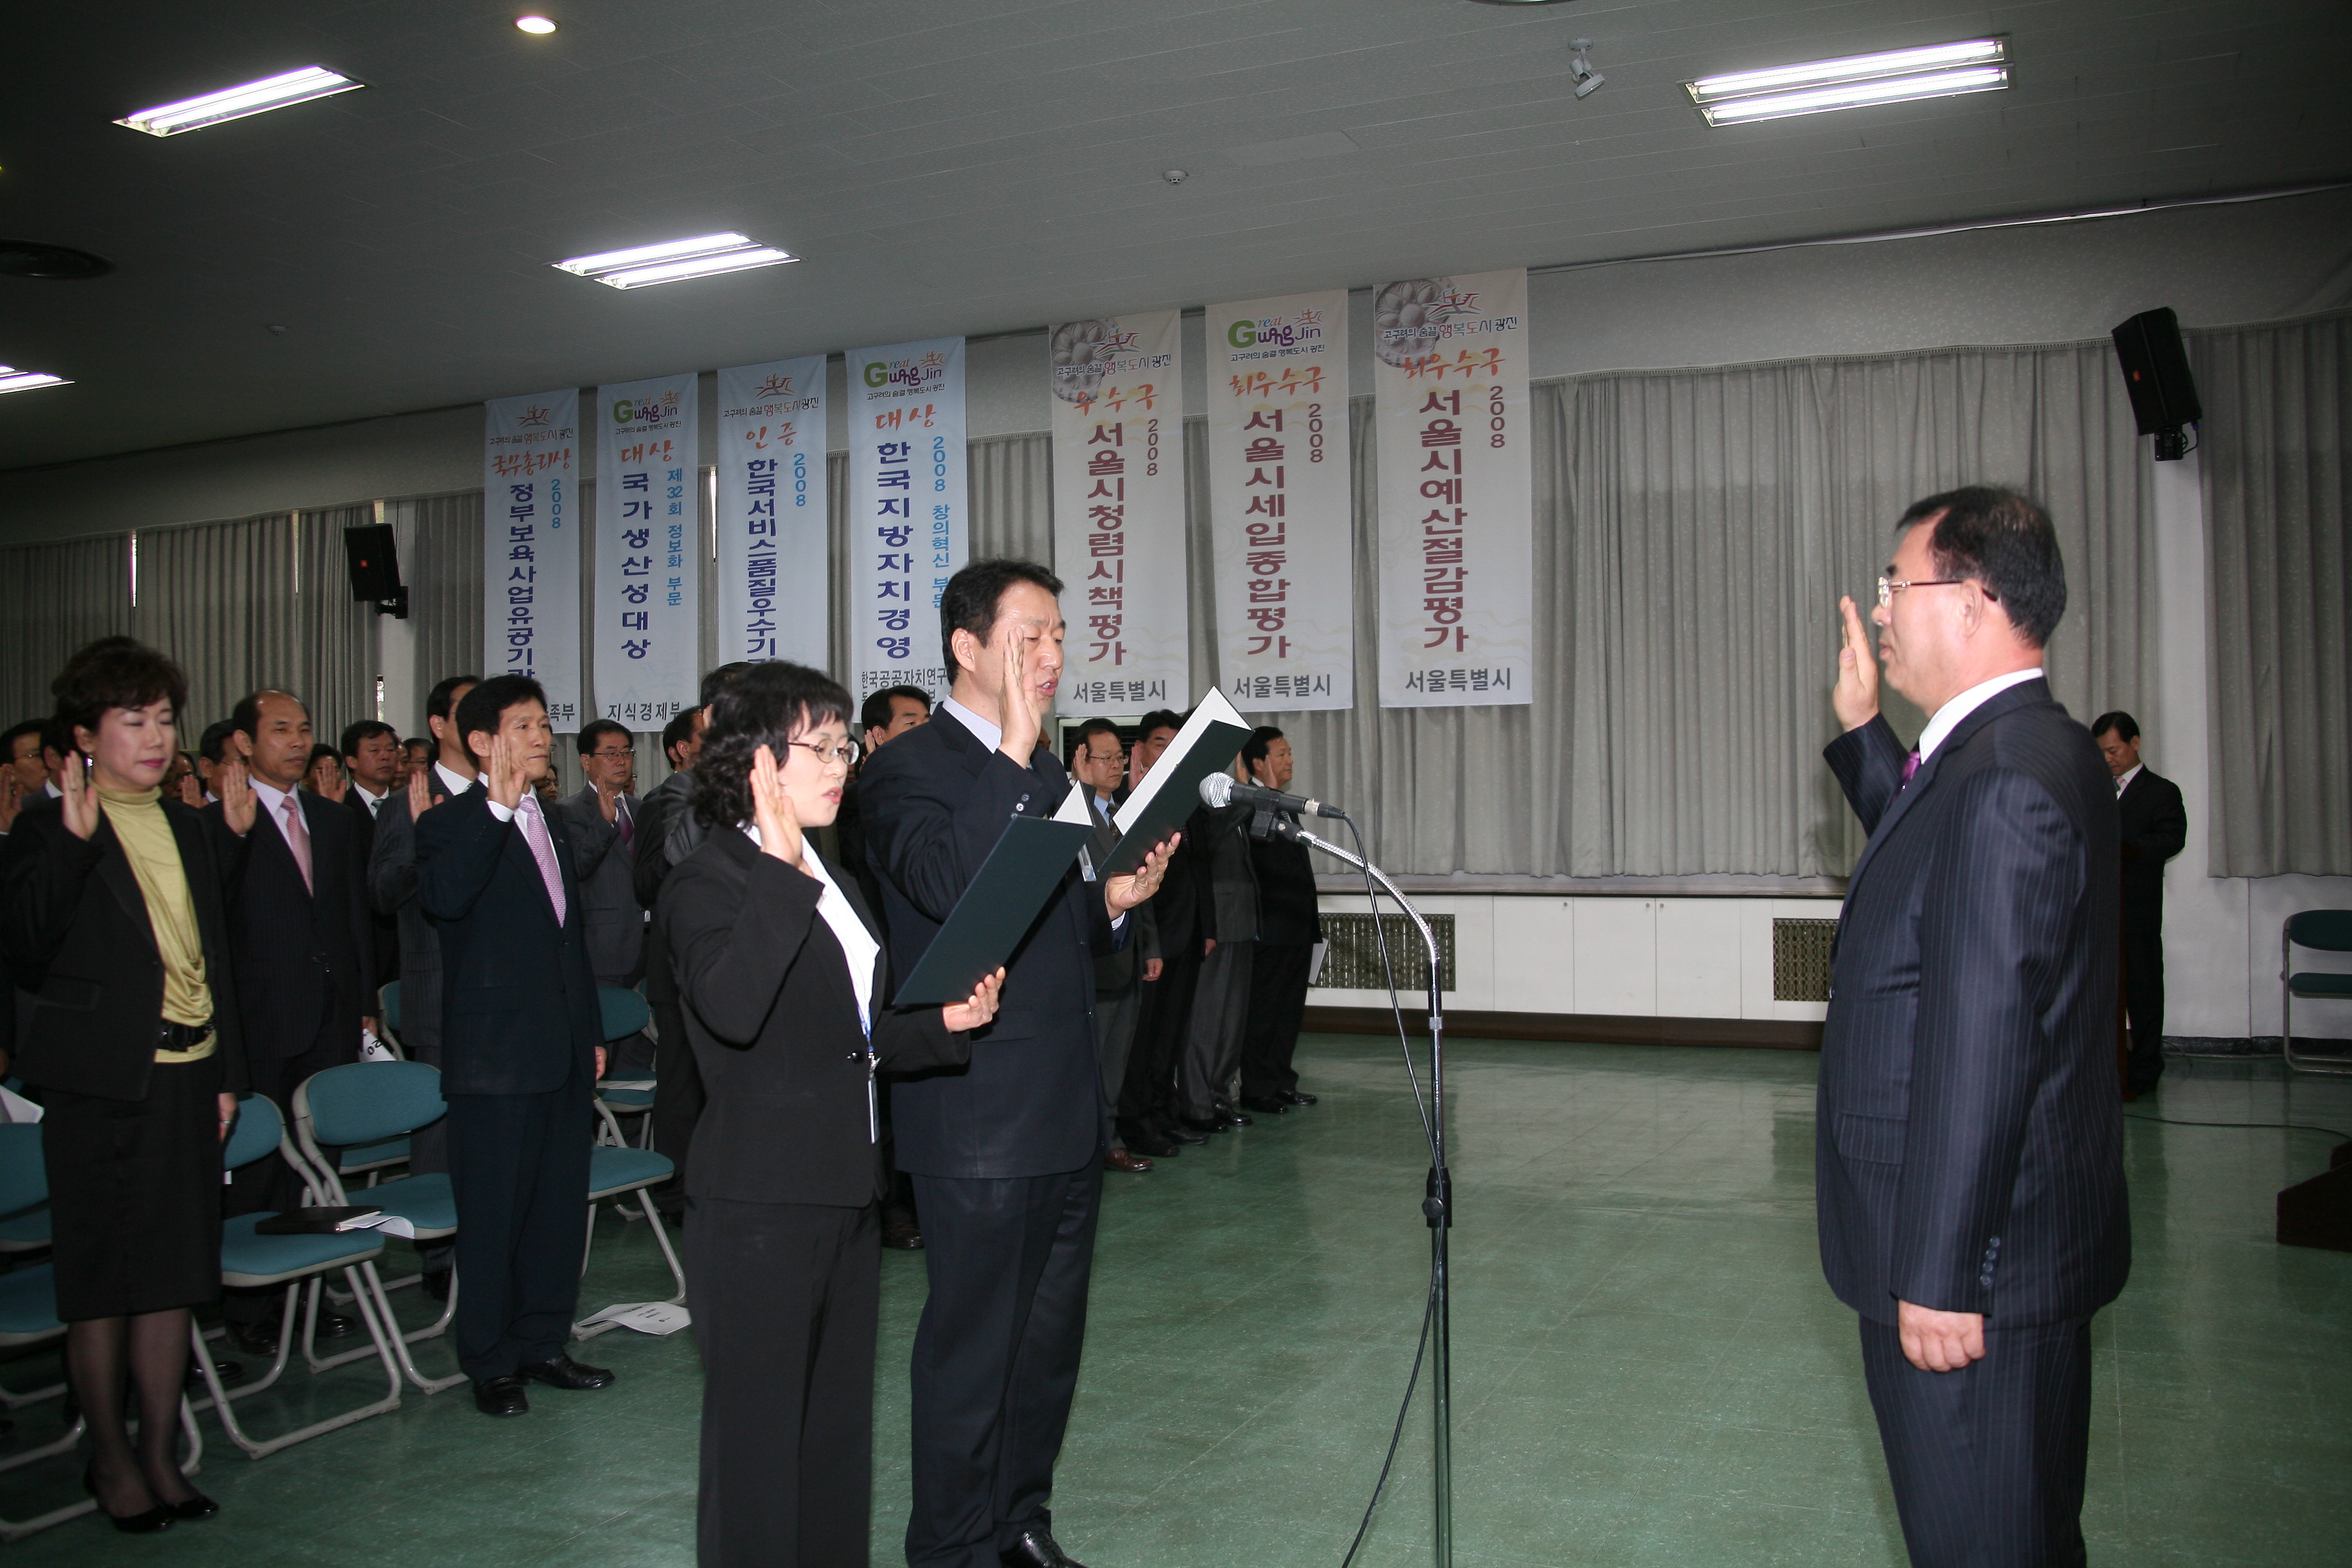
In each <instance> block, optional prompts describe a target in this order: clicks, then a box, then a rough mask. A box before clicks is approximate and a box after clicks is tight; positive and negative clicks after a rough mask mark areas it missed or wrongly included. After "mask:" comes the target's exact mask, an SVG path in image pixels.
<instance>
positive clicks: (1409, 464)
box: [1372, 268, 1535, 708]
mask: <svg viewBox="0 0 2352 1568" xmlns="http://www.w3.org/2000/svg"><path fill="white" fill-rule="evenodd" d="M1372 353H1373V364H1372V386H1373V391H1374V393H1375V395H1376V397H1377V409H1378V416H1377V418H1376V419H1375V421H1374V428H1375V429H1377V430H1378V431H1379V433H1380V434H1379V436H1378V437H1377V443H1378V447H1379V450H1380V477H1381V486H1380V489H1381V560H1380V572H1381V600H1380V602H1381V642H1380V647H1381V707H1383V708H1483V707H1496V706H1501V705H1505V704H1509V703H1518V702H1532V701H1533V700H1535V693H1534V689H1533V688H1532V685H1531V683H1530V677H1531V676H1532V674H1533V671H1534V668H1535V520H1534V504H1535V498H1534V467H1533V463H1532V460H1531V455H1530V450H1529V447H1530V432H1529V429H1528V275H1527V272H1526V270H1525V269H1524V268H1513V269H1512V270H1510V271H1507V272H1470V273H1457V274H1455V275H1454V276H1453V277H1451V278H1415V279H1408V280H1406V281H1403V282H1399V283H1391V284H1389V285H1387V286H1386V287H1385V288H1382V289H1380V290H1379V291H1378V292H1377V293H1375V294H1374V295H1373V297H1372Z"/></svg>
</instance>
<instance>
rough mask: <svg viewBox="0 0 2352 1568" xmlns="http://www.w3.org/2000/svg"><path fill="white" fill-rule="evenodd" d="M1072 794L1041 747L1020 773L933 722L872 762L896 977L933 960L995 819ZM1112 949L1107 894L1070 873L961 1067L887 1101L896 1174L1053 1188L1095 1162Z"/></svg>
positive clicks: (973, 740)
mask: <svg viewBox="0 0 2352 1568" xmlns="http://www.w3.org/2000/svg"><path fill="white" fill-rule="evenodd" d="M1069 789H1070V780H1069V775H1067V774H1066V773H1064V772H1063V771H1062V764H1061V763H1058V762H1056V761H1055V758H1054V753H1053V752H1049V751H1047V750H1045V748H1044V747H1042V746H1040V747H1039V748H1038V749H1037V750H1036V751H1035V752H1033V753H1032V754H1031V757H1030V763H1029V766H1027V767H1025V768H1024V767H1023V766H1021V764H1019V763H1015V762H1014V761H1013V759H1012V758H1010V757H1008V756H1006V755H1004V754H1003V752H999V751H996V750H993V749H992V748H991V747H988V746H986V745H983V744H982V742H981V740H980V738H979V737H978V736H976V735H974V734H973V733H972V732H971V731H969V730H967V729H965V728H964V727H963V726H962V725H961V724H960V723H958V722H957V721H956V720H955V717H954V715H953V714H951V713H950V712H948V711H947V710H944V709H942V710H940V712H938V713H937V714H935V715H934V716H933V717H932V719H931V721H930V722H929V723H928V724H925V725H922V726H920V727H919V728H917V729H913V730H909V731H907V732H906V733H905V734H903V735H900V736H898V737H897V738H896V739H894V740H893V741H891V742H890V743H889V744H888V745H887V746H884V747H883V748H882V749H881V750H879V751H877V752H875V753H874V755H873V757H872V758H871V759H870V760H868V761H867V763H866V771H865V772H864V773H861V774H860V775H859V776H858V781H857V799H858V805H860V807H861V808H862V812H863V816H864V817H865V821H866V857H867V860H868V863H869V864H870V865H871V866H872V867H873V868H874V872H875V875H876V878H877V879H878V880H879V881H880V883H881V885H882V903H883V921H884V923H885V924H886V925H887V927H888V929H889V932H890V957H891V961H892V964H893V966H894V967H895V969H896V970H897V972H898V973H901V974H905V973H908V972H909V971H910V970H911V969H912V968H913V966H914V964H915V963H916V961H917V960H919V958H921V956H922V954H923V951H924V949H926V948H928V947H929V945H930V942H931V938H932V936H933V935H934V934H936V933H937V931H939V929H940V923H941V922H942V921H945V920H946V919H947V917H948V912H949V911H950V910H952V909H954V908H955V902H956V900H957V899H958V898H959V897H961V895H962V893H963V890H964V889H965V888H966V887H967V886H969V885H970V884H971V879H972V878H973V876H974V875H975V874H977V873H978V871H979V870H980V867H981V863H982V861H984V860H985V859H987V858H988V852H989V851H990V850H991V849H992V848H994V847H995V846H996V840H997V838H998V837H1000V836H1001V835H1002V834H1003V831H1004V823H1005V819H1006V818H1007V817H1010V816H1016V815H1018V816H1052V815H1053V814H1054V809H1055V807H1056V806H1058V805H1061V803H1062V797H1063V795H1066V794H1067V793H1068V792H1069ZM1117 945H1118V942H1117V939H1116V938H1115V937H1114V935H1113V934H1112V931H1111V925H1110V918H1109V915H1108V912H1107V911H1106V910H1104V908H1103V901H1102V885H1101V884H1100V883H1098V882H1091V881H1088V880H1087V879H1085V878H1084V876H1083V875H1081V873H1080V872H1079V870H1078V868H1077V867H1076V864H1073V865H1072V866H1071V868H1070V869H1069V871H1068V872H1067V874H1066V875H1065V876H1064V878H1063V879H1062V885H1061V889H1060V890H1059V891H1058V893H1057V894H1056V895H1055V897H1054V898H1052V899H1050V900H1047V901H1046V904H1045V909H1044V910H1042V911H1040V912H1039V914H1038V916H1037V918H1036V920H1035V921H1034V923H1033V924H1032V925H1031V926H1030V928H1029V931H1028V932H1027V934H1026V935H1025V936H1024V937H1023V939H1022V941H1021V944H1020V945H1019V946H1018V947H1017V948H1015V949H1014V950H1013V959H1012V962H1011V963H1009V964H1007V965H1006V975H1005V982H1004V1000H1003V1006H1002V1007H1001V1008H1000V1009H999V1011H998V1013H997V1016H996V1019H995V1022H994V1023H992V1024H991V1025H990V1026H989V1027H987V1028H986V1029H983V1030H979V1031H977V1032H975V1033H974V1034H973V1036H972V1047H971V1065H970V1067H968V1068H964V1069H962V1070H961V1071H956V1070H949V1071H941V1072H935V1073H930V1074H927V1075H924V1076H922V1077H919V1078H911V1079H903V1080H901V1081H899V1082H897V1083H894V1084H893V1085H892V1086H891V1089H890V1120H891V1125H892V1127H893V1128H894V1130H895V1131H896V1137H897V1154H898V1166H899V1168H900V1169H901V1170H905V1171H909V1172H912V1173H916V1174H918V1175H931V1176H965V1177H1010V1176H1049V1175H1055V1174H1057V1173H1062V1172H1066V1171H1076V1170H1078V1169H1080V1168H1081V1167H1083V1166H1084V1165H1086V1163H1087V1162H1088V1161H1090V1160H1092V1159H1093V1158H1094V1157H1095V1156H1096V1155H1097V1153H1099V1152H1101V1151H1102V1149H1103V1148H1104V1147H1105V1146H1106V1139H1107V1138H1108V1127H1107V1126H1106V1124H1105V1115H1104V1110H1103V1095H1102V1079H1101V1071H1102V1069H1101V1066H1100V1062H1099V1058H1097V1052H1096V1046H1095V1015H1094V1002H1095V975H1094V957H1095V954H1096V952H1097V951H1099V952H1110V951H1112V950H1113V949H1114V948H1115V947H1116V946H1117Z"/></svg>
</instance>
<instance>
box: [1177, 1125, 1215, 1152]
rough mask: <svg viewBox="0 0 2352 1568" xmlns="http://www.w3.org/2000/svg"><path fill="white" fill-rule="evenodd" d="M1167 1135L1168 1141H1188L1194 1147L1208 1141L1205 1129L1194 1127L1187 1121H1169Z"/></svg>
mask: <svg viewBox="0 0 2352 1568" xmlns="http://www.w3.org/2000/svg"><path fill="white" fill-rule="evenodd" d="M1167 1135H1168V1141H1169V1142H1171V1143H1190V1144H1191V1145H1192V1147H1194V1148H1195V1149H1197V1148H1199V1147H1200V1146H1201V1145H1202V1144H1203V1143H1206V1142H1208V1141H1209V1134H1208V1132H1207V1131H1206V1130H1204V1129H1202V1128H1198V1127H1195V1126H1193V1125H1192V1123H1191V1122H1189V1121H1178V1122H1174V1123H1171V1125H1170V1127H1169V1129H1168V1134H1167Z"/></svg>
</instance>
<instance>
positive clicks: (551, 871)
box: [516, 791, 563, 925]
mask: <svg viewBox="0 0 2352 1568" xmlns="http://www.w3.org/2000/svg"><path fill="white" fill-rule="evenodd" d="M516 809H517V810H518V811H519V812H520V815H521V816H522V837H523V842H524V843H526V844H528V845H530V858H532V859H534V860H536V861H538V862H539V879H540V880H541V881H542V882H544V883H546V884H547V901H548V902H549V903H551V904H553V905H554V906H555V923H556V924H557V925H562V923H563V873H562V870H561V869H560V868H557V866H556V864H555V841H554V840H553V839H551V838H550V837H548V836H547V818H545V817H544V816H541V815H540V814H539V797H538V796H537V795H533V794H531V793H530V792H529V791H525V792H524V794H523V797H522V803H521V805H520V806H518V807H517V808H516Z"/></svg>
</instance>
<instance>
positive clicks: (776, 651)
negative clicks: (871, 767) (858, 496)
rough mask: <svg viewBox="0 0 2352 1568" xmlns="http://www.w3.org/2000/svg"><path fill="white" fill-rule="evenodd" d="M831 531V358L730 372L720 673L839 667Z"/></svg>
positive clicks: (724, 412)
mask: <svg viewBox="0 0 2352 1568" xmlns="http://www.w3.org/2000/svg"><path fill="white" fill-rule="evenodd" d="M824 524H825V514H824V355H823V354H811V355H810V356H809V357H808V358H806V359H786V360H777V361H775V362H774V363H770V364H745V365H737V366H736V367H734V368H733V369H731V370H722V371H720V372H719V522H718V527H719V662H720V663H722V664H724V663H727V662H729V661H730V660H733V659H739V658H748V659H767V658H789V659H792V660H793V661H794V662H796V663H799V664H805V665H808V666H810V667H811V668H816V669H824V668H826V667H828V666H829V665H830V664H831V663H832V662H833V656H832V651H831V645H830V643H829V642H828V640H827V626H826V622H825V616H826V607H827V606H826V604H825V592H826V584H827V581H828V574H826V573H825V572H823V571H821V570H819V569H818V565H819V563H822V562H824V561H825V560H827V559H828V558H829V555H830V552H829V551H828V550H827V549H826V544H825V535H824ZM779 563H782V570H781V571H780V570H779V569H778V565H779Z"/></svg>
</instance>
